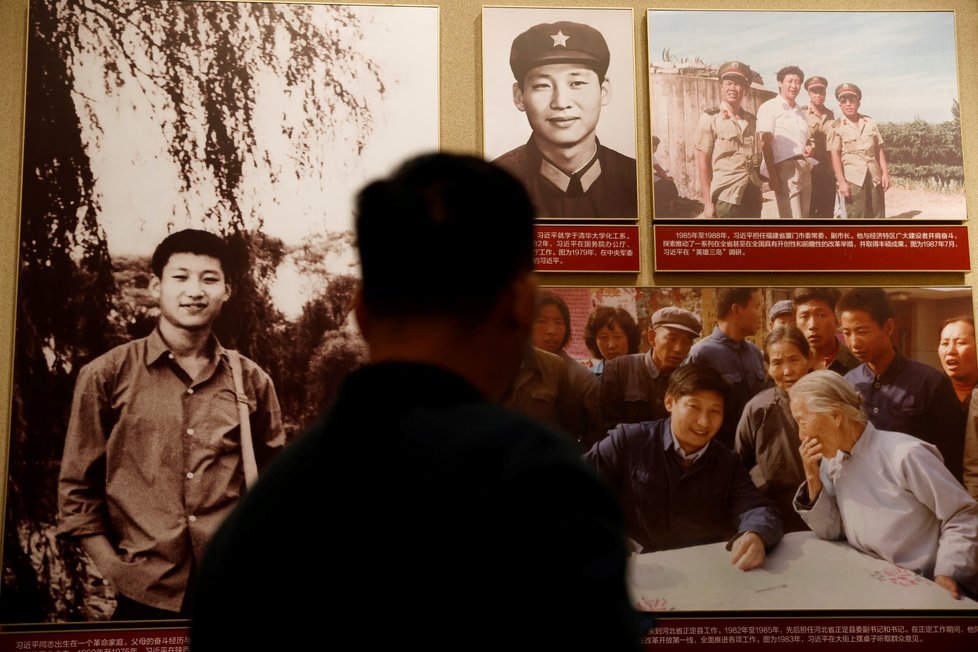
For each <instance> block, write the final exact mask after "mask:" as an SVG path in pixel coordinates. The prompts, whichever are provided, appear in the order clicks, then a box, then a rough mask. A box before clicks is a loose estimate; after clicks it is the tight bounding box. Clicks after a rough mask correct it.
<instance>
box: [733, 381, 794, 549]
mask: <svg viewBox="0 0 978 652" xmlns="http://www.w3.org/2000/svg"><path fill="white" fill-rule="evenodd" d="M800 444H801V439H799V437H798V424H797V423H796V422H795V418H794V417H793V416H792V414H791V410H790V409H789V406H788V395H787V394H786V393H785V392H784V391H783V390H782V389H781V388H779V387H769V388H768V389H765V390H764V391H762V392H761V393H760V394H758V395H757V396H755V397H754V398H752V399H751V400H749V401H748V402H747V405H746V406H744V412H743V414H742V415H741V417H740V422H739V423H738V424H737V434H736V439H735V440H734V450H735V451H736V452H737V454H738V455H739V456H740V459H741V460H743V462H744V466H745V467H747V470H748V471H749V472H750V476H751V480H753V481H754V485H755V486H757V488H758V489H760V490H761V491H763V492H764V493H765V494H767V496H769V497H770V498H771V499H772V500H773V501H774V504H775V505H777V506H778V510H779V511H780V512H781V520H782V521H783V522H784V527H785V530H786V531H788V532H795V531H798V530H807V529H808V526H807V525H805V522H804V521H802V520H801V518H799V516H798V515H797V514H795V510H794V509H792V506H791V504H792V503H791V501H792V500H793V499H794V496H795V490H796V489H798V484H799V483H801V482H804V480H805V467H804V466H802V463H801V453H799V452H798V446H799V445H800Z"/></svg>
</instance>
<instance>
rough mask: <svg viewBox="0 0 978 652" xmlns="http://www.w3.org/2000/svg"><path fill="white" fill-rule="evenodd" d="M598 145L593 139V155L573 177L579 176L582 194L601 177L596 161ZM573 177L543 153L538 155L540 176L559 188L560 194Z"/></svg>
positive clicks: (565, 189) (599, 162)
mask: <svg viewBox="0 0 978 652" xmlns="http://www.w3.org/2000/svg"><path fill="white" fill-rule="evenodd" d="M599 145H600V144H599V143H598V140H597V138H595V140H594V154H593V155H592V156H591V158H590V159H589V160H588V162H587V163H585V164H584V165H583V166H582V167H581V169H580V170H577V171H576V172H574V175H580V179H581V188H583V189H584V192H587V191H588V189H589V188H590V187H591V185H592V184H593V183H594V182H595V181H597V180H598V177H600V176H601V161H599V160H598V147H599ZM574 175H569V174H567V173H566V172H564V171H563V170H561V169H560V168H559V167H557V166H556V165H555V164H554V163H553V162H552V161H551V160H550V159H548V158H547V157H546V156H544V155H543V152H541V153H540V176H542V177H543V178H544V179H546V180H547V181H549V182H550V183H552V184H554V185H555V186H557V187H558V188H560V190H561V191H562V192H567V188H568V186H570V182H571V178H572V177H573V176H574Z"/></svg>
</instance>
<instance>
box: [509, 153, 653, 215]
mask: <svg viewBox="0 0 978 652" xmlns="http://www.w3.org/2000/svg"><path fill="white" fill-rule="evenodd" d="M596 157H597V160H596V161H595V162H594V163H593V164H592V165H591V167H590V168H589V169H588V171H587V172H585V174H584V175H583V176H582V178H581V182H582V185H583V187H584V194H583V195H579V196H576V197H575V196H572V195H570V194H568V193H567V192H566V188H567V185H566V184H567V182H568V181H569V180H570V177H568V176H567V175H566V174H564V173H563V172H561V171H560V170H559V169H558V168H557V166H555V165H554V164H553V163H551V162H550V161H549V160H548V159H547V158H546V157H544V155H543V153H542V152H541V151H540V150H539V148H538V147H537V146H536V143H534V142H533V137H532V136H530V140H528V141H527V142H526V144H525V145H520V146H519V147H517V148H516V149H513V150H510V151H509V152H506V153H505V154H503V155H502V156H500V157H499V158H497V159H496V160H495V161H493V163H495V164H496V165H498V166H499V167H501V168H503V169H504V170H506V171H507V172H509V173H510V174H512V175H513V176H515V177H516V178H517V179H519V180H520V181H522V182H523V186H524V187H525V188H526V191H527V192H528V193H529V194H530V198H531V199H532V200H533V205H534V206H535V207H536V209H537V215H538V216H539V217H561V218H581V219H594V218H623V219H636V218H637V217H638V182H637V179H636V176H635V175H636V173H635V159H633V158H629V157H628V156H625V155H624V154H620V153H618V152H616V151H615V150H613V149H609V148H607V147H605V146H604V145H602V144H601V143H600V142H599V143H598V149H597V154H596ZM558 183H559V184H560V185H558Z"/></svg>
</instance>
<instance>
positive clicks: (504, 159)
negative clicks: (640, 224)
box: [483, 7, 638, 220]
mask: <svg viewBox="0 0 978 652" xmlns="http://www.w3.org/2000/svg"><path fill="white" fill-rule="evenodd" d="M633 61H634V52H633V49H632V13H631V10H628V9H617V10H616V9H592V10H571V9H520V8H499V7H486V8H485V9H484V11H483V110H484V124H485V155H486V158H487V159H489V160H492V161H494V162H495V163H497V164H498V165H500V166H501V167H503V168H505V169H506V170H508V171H510V172H512V173H513V174H514V175H515V176H516V177H517V178H519V179H520V180H521V181H522V182H523V183H524V185H525V186H526V188H527V190H528V191H529V193H530V196H531V197H532V198H533V201H534V203H535V204H536V207H537V212H538V215H539V217H541V218H544V219H549V218H559V219H580V220H594V219H617V220H634V219H637V217H638V210H637V186H636V169H635V84H634V67H633Z"/></svg>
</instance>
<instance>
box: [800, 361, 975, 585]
mask: <svg viewBox="0 0 978 652" xmlns="http://www.w3.org/2000/svg"><path fill="white" fill-rule="evenodd" d="M788 395H789V398H790V407H791V413H792V414H793V415H794V417H795V420H796V421H797V422H798V430H799V435H800V437H801V446H800V448H799V450H800V452H801V458H802V463H803V466H804V468H805V482H804V483H802V485H801V486H800V487H799V488H798V493H797V494H795V500H794V507H795V511H797V512H798V514H799V515H801V517H802V518H803V519H804V520H805V522H806V523H808V526H809V527H811V528H812V530H813V531H814V532H815V533H816V534H817V535H818V536H820V537H821V538H823V539H845V540H847V541H848V542H849V544H850V545H851V546H853V547H854V548H857V549H859V550H861V551H863V552H865V553H867V554H870V555H873V556H875V557H879V558H882V559H885V560H887V561H889V562H891V563H893V564H896V565H897V566H900V567H901V568H906V569H908V570H912V571H914V572H915V573H918V574H920V575H923V576H924V577H926V578H928V579H932V580H934V582H935V583H937V584H938V585H940V586H941V587H943V588H945V589H947V590H948V591H950V593H951V594H952V595H953V596H954V597H955V598H958V597H960V596H961V593H962V590H963V591H964V592H966V593H968V594H970V595H971V596H975V595H978V503H976V502H975V501H974V499H973V498H971V496H969V495H968V493H967V492H966V491H965V490H964V488H963V487H962V486H961V484H960V483H959V482H958V481H957V480H955V479H954V477H953V476H952V475H951V474H950V472H949V471H948V470H947V468H945V466H944V464H943V460H942V459H941V455H940V453H939V452H938V450H937V448H935V447H934V446H932V445H931V444H928V443H925V442H923V441H921V440H919V439H917V438H915V437H911V436H910V435H905V434H903V433H898V432H890V431H886V430H877V429H876V428H875V427H874V426H873V424H872V423H870V422H869V420H868V419H867V418H866V414H865V412H863V409H862V407H861V403H862V399H861V397H860V396H859V394H857V393H856V391H855V390H854V389H853V388H852V387H851V386H850V385H849V384H848V383H847V382H846V381H845V380H844V379H843V378H842V376H839V375H838V374H836V373H835V372H832V371H826V370H822V371H813V372H812V373H810V374H808V375H807V376H805V377H803V378H801V379H800V380H799V381H798V382H796V383H795V384H794V385H793V386H792V387H791V389H790V390H789V392H788Z"/></svg>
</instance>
